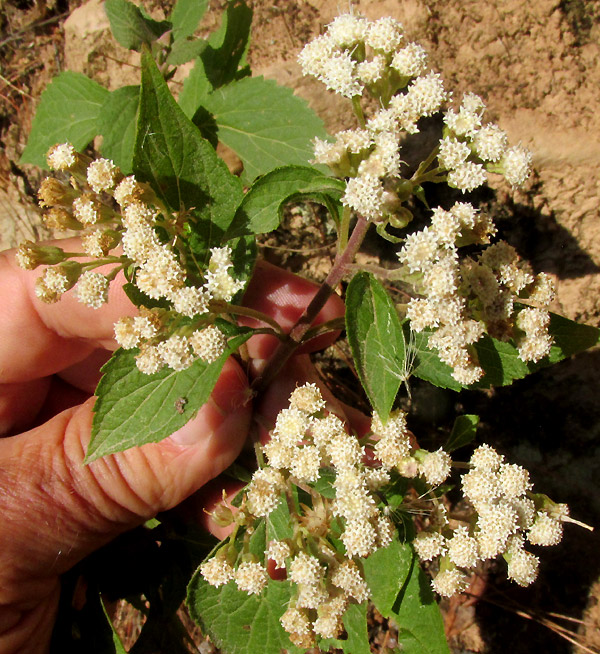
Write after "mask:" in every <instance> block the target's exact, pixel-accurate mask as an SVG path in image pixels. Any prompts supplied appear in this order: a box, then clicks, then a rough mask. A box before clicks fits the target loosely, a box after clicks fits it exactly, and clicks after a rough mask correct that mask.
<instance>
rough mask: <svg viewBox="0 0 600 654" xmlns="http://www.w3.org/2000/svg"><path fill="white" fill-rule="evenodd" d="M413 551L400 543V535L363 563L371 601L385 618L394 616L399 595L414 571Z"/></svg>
mask: <svg viewBox="0 0 600 654" xmlns="http://www.w3.org/2000/svg"><path fill="white" fill-rule="evenodd" d="M412 559H413V555H412V550H411V549H410V547H407V546H406V544H405V543H400V541H399V540H398V535H397V534H394V540H393V541H392V542H391V543H390V544H389V545H388V546H387V547H383V548H381V549H378V550H376V551H375V552H373V554H371V555H370V556H368V557H367V558H366V559H365V560H364V561H363V568H364V572H365V581H366V582H367V585H368V586H369V589H370V591H371V600H372V602H373V604H375V606H376V608H377V610H378V611H379V612H380V613H381V615H383V617H384V618H389V617H390V615H391V614H392V611H393V608H394V604H395V603H396V599H397V597H398V593H399V592H400V590H401V589H402V587H403V586H404V584H405V582H406V579H407V577H408V575H409V574H410V572H411V569H412Z"/></svg>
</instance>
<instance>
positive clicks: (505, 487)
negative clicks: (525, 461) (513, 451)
mask: <svg viewBox="0 0 600 654" xmlns="http://www.w3.org/2000/svg"><path fill="white" fill-rule="evenodd" d="M498 480H499V482H500V492H501V493H502V495H503V496H504V497H505V498H506V499H508V500H511V499H516V498H517V497H520V496H521V495H524V494H525V493H526V492H527V491H528V490H530V489H531V488H532V484H531V482H530V481H529V472H528V471H527V470H525V468H523V467H522V466H519V465H517V464H516V463H503V464H502V465H501V466H500V472H499V474H498Z"/></svg>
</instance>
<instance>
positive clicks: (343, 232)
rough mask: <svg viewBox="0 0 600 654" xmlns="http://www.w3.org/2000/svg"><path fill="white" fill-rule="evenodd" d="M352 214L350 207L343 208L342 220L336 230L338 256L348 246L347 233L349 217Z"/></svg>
mask: <svg viewBox="0 0 600 654" xmlns="http://www.w3.org/2000/svg"><path fill="white" fill-rule="evenodd" d="M351 215H352V212H351V211H350V207H344V209H343V211H342V220H341V222H340V228H339V230H338V245H337V253H338V255H340V254H341V253H342V252H343V251H344V250H345V249H346V247H347V246H348V232H349V231H350V216H351Z"/></svg>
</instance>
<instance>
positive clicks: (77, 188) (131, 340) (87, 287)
mask: <svg viewBox="0 0 600 654" xmlns="http://www.w3.org/2000/svg"><path fill="white" fill-rule="evenodd" d="M47 158H48V164H49V166H50V167H51V168H52V169H54V170H58V171H64V172H69V173H70V174H71V178H70V184H69V185H68V184H64V183H63V182H61V181H59V180H58V179H55V178H53V177H49V178H47V179H45V180H44V181H43V182H42V185H41V187H40V191H39V198H40V204H41V206H42V207H45V208H50V212H49V213H50V214H51V223H52V226H53V227H59V228H62V229H65V228H74V229H78V230H80V231H81V234H82V239H81V240H82V247H83V251H84V254H85V255H87V256H88V257H90V258H92V259H95V260H96V261H90V262H84V263H81V264H79V263H77V264H75V263H74V262H66V263H65V262H64V260H65V259H66V258H69V257H67V256H66V255H64V253H62V251H60V252H61V253H62V256H58V254H57V252H55V250H58V249H57V248H48V247H41V246H39V247H38V246H35V245H34V244H31V243H25V244H23V245H22V246H21V247H20V248H19V250H18V251H17V261H18V263H19V264H20V265H21V266H22V267H24V268H27V269H32V268H35V267H37V266H38V265H40V264H43V263H46V264H50V266H51V267H49V268H47V269H46V271H45V272H44V274H43V276H42V277H40V279H39V280H38V282H37V284H36V293H37V295H38V297H39V298H40V299H42V300H43V301H45V302H56V301H57V300H58V299H60V297H61V295H62V294H63V293H64V292H66V291H67V290H69V289H70V288H73V287H74V286H75V294H76V297H77V298H78V300H79V301H80V302H82V303H84V304H86V305H87V306H89V307H92V308H95V309H97V308H99V307H101V306H102V305H103V304H104V303H105V302H106V301H107V300H108V287H109V283H110V281H111V280H112V279H113V278H114V276H115V274H116V273H117V272H118V270H119V269H122V268H125V267H127V268H129V269H131V268H133V269H134V270H135V277H134V284H135V285H136V286H137V288H138V289H139V290H140V291H142V293H144V294H146V295H147V296H148V297H150V298H152V299H153V300H163V301H166V302H168V304H169V305H170V307H171V309H172V310H171V311H170V312H168V311H164V310H161V311H154V312H148V311H146V312H144V313H143V315H141V316H138V317H137V318H123V319H121V320H120V321H118V322H117V323H116V325H115V336H116V339H117V342H118V343H119V345H121V346H122V347H123V348H125V349H131V348H135V347H139V348H140V353H139V355H138V356H137V357H136V361H137V365H138V368H139V369H140V370H141V371H142V372H145V373H147V374H151V373H154V372H157V371H158V370H160V369H161V368H162V367H163V366H165V365H166V366H169V367H170V368H173V369H174V370H184V369H185V368H187V367H189V366H190V365H191V364H192V363H193V361H194V360H195V359H196V358H198V357H200V358H201V359H203V360H205V361H207V362H209V363H211V362H213V361H215V360H216V359H218V358H219V357H220V356H221V354H222V353H223V352H224V350H225V347H226V339H225V336H224V335H223V334H222V332H221V331H220V330H219V329H218V328H217V327H215V326H214V325H208V326H206V323H207V320H201V321H199V322H198V323H196V325H195V326H194V325H192V326H190V324H189V321H187V322H186V323H185V325H183V323H182V325H183V326H181V327H178V324H177V320H174V316H179V317H185V318H198V317H199V316H202V315H203V314H206V313H207V312H208V311H209V303H210V302H211V301H222V302H230V301H231V300H232V298H233V296H234V295H235V294H236V293H237V292H238V291H240V290H241V289H242V288H243V287H244V282H243V281H242V280H238V279H235V278H234V277H233V275H232V274H231V268H232V267H233V262H232V260H231V255H232V252H231V249H230V248H229V247H228V246H225V247H220V248H212V249H211V251H210V252H211V256H210V260H209V263H208V267H207V269H206V270H205V271H204V273H203V274H204V278H205V281H204V284H202V285H197V284H194V285H190V284H189V282H188V280H187V273H186V270H185V268H184V266H183V265H182V263H181V262H180V257H179V253H178V251H177V249H176V247H175V245H174V244H175V243H176V242H177V238H176V235H177V233H176V232H174V235H175V238H173V239H172V240H170V241H169V242H166V243H165V242H164V240H161V238H159V235H158V232H157V231H156V229H155V228H156V226H157V225H160V226H161V227H162V228H163V230H166V231H167V232H168V233H169V234H170V235H171V232H170V231H169V228H170V227H173V226H174V224H175V223H176V222H177V221H176V220H173V217H171V216H168V215H167V212H166V211H165V210H164V209H162V208H161V207H162V205H161V204H160V202H159V201H158V200H157V198H156V197H155V195H154V193H153V192H152V190H151V189H150V188H149V187H148V186H147V185H145V184H141V183H139V182H138V181H137V180H136V179H135V177H134V176H133V175H131V176H129V177H124V176H123V174H122V173H121V171H120V170H119V168H118V167H117V166H115V164H114V163H113V162H112V161H110V160H108V159H103V158H100V159H96V160H93V161H91V160H90V159H89V158H87V157H85V156H83V155H81V154H79V153H77V152H75V150H74V149H73V147H72V146H71V145H70V144H68V143H64V144H60V145H56V146H54V147H53V148H51V149H50V151H49V153H48V157H47ZM115 202H116V204H117V205H118V208H117V209H116V210H115ZM169 221H170V222H169ZM171 223H172V224H171ZM173 228H174V227H173ZM119 245H120V246H121V248H122V251H123V254H122V255H121V254H119V255H113V256H109V254H110V251H111V250H114V249H115V248H116V247H117V246H119ZM76 256H77V255H76ZM78 256H82V255H78ZM98 260H99V261H98ZM55 263H58V264H59V265H58V266H54V267H52V264H55ZM100 263H112V264H114V265H115V268H114V270H113V272H112V273H111V274H110V275H108V276H105V275H102V274H100V273H97V272H92V269H93V268H94V267H96V266H98V265H100ZM180 322H181V321H180Z"/></svg>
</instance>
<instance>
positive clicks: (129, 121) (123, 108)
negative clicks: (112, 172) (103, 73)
mask: <svg viewBox="0 0 600 654" xmlns="http://www.w3.org/2000/svg"><path fill="white" fill-rule="evenodd" d="M139 104H140V87H139V86H122V87H121V88H119V89H116V90H115V91H112V93H110V95H109V96H108V97H107V98H106V100H105V101H104V104H103V105H102V109H101V110H100V120H99V126H98V131H99V132H100V134H102V147H101V151H102V155H103V156H104V157H106V158H107V159H112V160H113V161H114V163H116V164H117V166H119V168H120V169H121V171H122V172H123V173H124V174H125V175H128V174H129V173H130V172H131V171H132V162H133V148H134V145H135V133H136V125H137V111H138V107H139Z"/></svg>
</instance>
